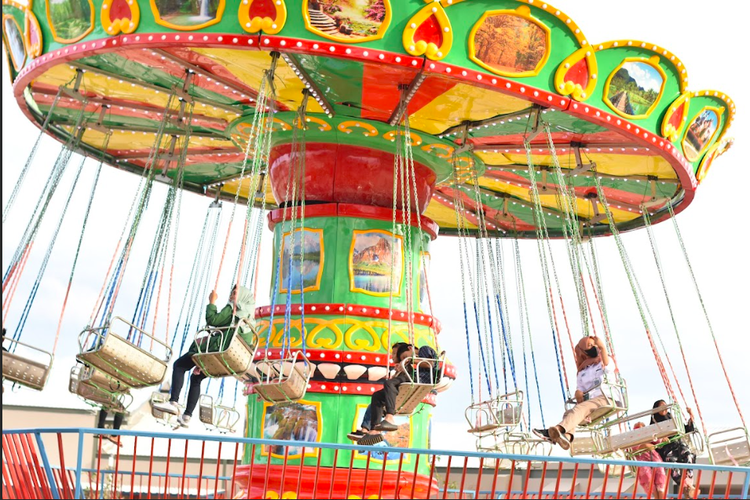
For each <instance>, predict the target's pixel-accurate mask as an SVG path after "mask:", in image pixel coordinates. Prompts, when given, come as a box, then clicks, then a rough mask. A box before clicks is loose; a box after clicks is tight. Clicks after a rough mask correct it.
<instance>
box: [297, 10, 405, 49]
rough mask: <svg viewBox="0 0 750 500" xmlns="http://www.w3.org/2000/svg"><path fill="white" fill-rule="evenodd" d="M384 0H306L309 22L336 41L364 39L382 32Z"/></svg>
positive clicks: (311, 26)
mask: <svg viewBox="0 0 750 500" xmlns="http://www.w3.org/2000/svg"><path fill="white" fill-rule="evenodd" d="M389 9H390V5H389V4H388V0H308V1H307V17H308V19H309V26H310V28H312V29H313V30H315V31H318V32H320V33H322V34H323V35H325V36H327V37H329V38H333V39H336V40H340V41H350V42H351V41H364V40H365V39H373V38H375V37H378V36H379V35H382V32H381V28H384V27H383V26H382V25H383V23H384V22H386V19H387V14H388V10H389Z"/></svg>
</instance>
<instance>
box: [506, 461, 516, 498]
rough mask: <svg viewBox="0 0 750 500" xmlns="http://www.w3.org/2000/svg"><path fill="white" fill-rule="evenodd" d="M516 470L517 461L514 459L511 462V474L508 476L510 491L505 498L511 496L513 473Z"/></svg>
mask: <svg viewBox="0 0 750 500" xmlns="http://www.w3.org/2000/svg"><path fill="white" fill-rule="evenodd" d="M515 472H516V461H515V460H513V461H512V462H511V463H510V475H509V476H508V493H506V495H505V498H510V492H511V490H512V489H513V474H515Z"/></svg>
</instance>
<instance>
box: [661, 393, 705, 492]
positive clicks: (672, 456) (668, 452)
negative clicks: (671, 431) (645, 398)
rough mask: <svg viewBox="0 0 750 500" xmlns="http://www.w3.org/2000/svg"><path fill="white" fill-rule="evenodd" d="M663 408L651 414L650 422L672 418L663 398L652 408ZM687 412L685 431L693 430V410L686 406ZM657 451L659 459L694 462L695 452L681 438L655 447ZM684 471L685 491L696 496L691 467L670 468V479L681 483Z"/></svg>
mask: <svg viewBox="0 0 750 500" xmlns="http://www.w3.org/2000/svg"><path fill="white" fill-rule="evenodd" d="M662 407H663V408H664V409H663V410H660V411H658V412H656V413H654V414H653V415H651V422H650V423H651V424H654V423H659V422H665V421H667V420H671V419H672V414H671V413H669V410H668V408H667V402H666V401H664V400H663V399H660V400H659V401H656V402H655V403H654V409H656V408H662ZM687 413H688V415H689V416H690V420H688V422H687V423H686V424H685V433H688V432H693V431H695V423H694V422H693V410H691V409H690V408H687ZM656 451H657V453H659V456H661V459H662V460H663V461H665V462H679V463H683V464H694V463H695V453H693V452H691V451H690V448H688V446H687V445H686V444H685V443H684V442H683V441H682V440H681V439H678V440H676V441H670V442H668V443H666V444H663V445H661V446H659V447H658V448H656ZM683 472H684V473H685V492H686V494H687V496H688V497H690V498H697V497H698V495H699V494H700V490H699V489H698V488H696V487H695V486H694V484H693V469H671V470H670V471H669V475H670V476H671V477H672V481H674V482H675V484H677V485H679V484H681V483H682V473H683Z"/></svg>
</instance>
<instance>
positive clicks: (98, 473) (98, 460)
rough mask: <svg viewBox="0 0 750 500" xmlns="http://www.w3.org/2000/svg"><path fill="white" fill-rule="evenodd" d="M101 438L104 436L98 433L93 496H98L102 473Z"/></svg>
mask: <svg viewBox="0 0 750 500" xmlns="http://www.w3.org/2000/svg"><path fill="white" fill-rule="evenodd" d="M103 440H104V438H103V437H102V435H101V434H100V435H99V439H98V450H99V451H97V454H96V493H95V495H96V496H94V498H99V479H100V478H101V475H102V441H103ZM152 455H153V453H152Z"/></svg>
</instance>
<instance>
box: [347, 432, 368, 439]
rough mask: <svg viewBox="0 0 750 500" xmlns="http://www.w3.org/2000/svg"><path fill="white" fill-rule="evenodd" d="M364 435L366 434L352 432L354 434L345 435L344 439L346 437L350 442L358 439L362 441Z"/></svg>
mask: <svg viewBox="0 0 750 500" xmlns="http://www.w3.org/2000/svg"><path fill="white" fill-rule="evenodd" d="M366 435H367V433H365V432H362V431H354V432H350V433H349V434H347V435H346V437H348V438H349V439H351V440H352V441H359V440H360V439H362V438H363V437H365V436H366Z"/></svg>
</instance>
